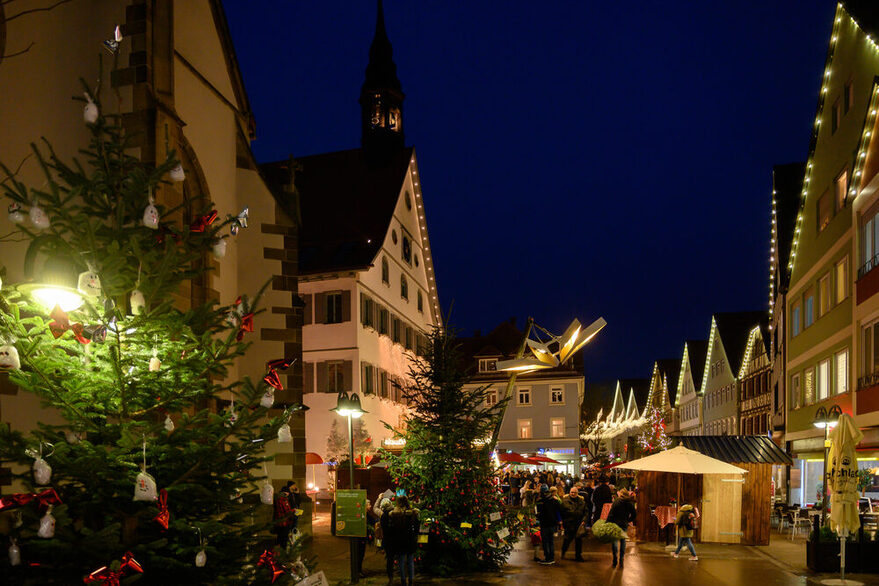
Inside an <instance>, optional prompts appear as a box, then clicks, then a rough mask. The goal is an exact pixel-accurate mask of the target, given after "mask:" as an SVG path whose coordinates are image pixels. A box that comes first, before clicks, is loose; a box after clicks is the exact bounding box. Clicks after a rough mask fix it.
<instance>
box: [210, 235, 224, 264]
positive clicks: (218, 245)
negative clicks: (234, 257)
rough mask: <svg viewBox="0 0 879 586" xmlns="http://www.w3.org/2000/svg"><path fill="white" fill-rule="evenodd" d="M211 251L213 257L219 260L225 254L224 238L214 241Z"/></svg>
mask: <svg viewBox="0 0 879 586" xmlns="http://www.w3.org/2000/svg"><path fill="white" fill-rule="evenodd" d="M211 251H212V252H213V253H214V258H215V259H217V260H221V259H222V258H224V257H225V256H226V239H225V238H222V239H220V240H217V241H216V242H214V246H213V247H212V248H211Z"/></svg>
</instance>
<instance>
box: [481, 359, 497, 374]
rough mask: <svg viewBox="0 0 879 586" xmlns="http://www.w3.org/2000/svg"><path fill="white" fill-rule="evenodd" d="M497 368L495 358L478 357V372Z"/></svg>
mask: <svg viewBox="0 0 879 586" xmlns="http://www.w3.org/2000/svg"><path fill="white" fill-rule="evenodd" d="M495 370H497V358H480V359H479V372H493V371H495Z"/></svg>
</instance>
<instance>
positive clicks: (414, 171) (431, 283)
mask: <svg viewBox="0 0 879 586" xmlns="http://www.w3.org/2000/svg"><path fill="white" fill-rule="evenodd" d="M409 174H410V178H411V180H412V186H413V190H414V191H415V204H416V206H417V208H418V212H417V213H418V219H419V222H418V225H419V226H420V227H421V248H422V251H423V252H422V256H423V257H424V268H425V270H426V272H427V286H428V288H429V291H428V295H430V298H431V305H432V306H433V314H434V316H435V317H436V323H437V324H439V325H441V324H442V314H441V313H440V307H439V295H438V293H437V289H436V275H435V274H434V270H433V259H432V257H431V252H430V240H429V239H428V238H427V221H426V220H425V217H424V213H425V212H424V197H423V195H422V192H421V182H420V180H419V178H418V166H417V164H416V163H415V152H414V151H413V152H412V158H411V159H410V160H409Z"/></svg>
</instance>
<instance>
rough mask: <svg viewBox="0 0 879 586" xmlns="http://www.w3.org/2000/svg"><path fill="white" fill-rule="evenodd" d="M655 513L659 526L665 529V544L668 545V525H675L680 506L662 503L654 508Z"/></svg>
mask: <svg viewBox="0 0 879 586" xmlns="http://www.w3.org/2000/svg"><path fill="white" fill-rule="evenodd" d="M653 514H654V515H655V516H656V520H657V522H658V523H659V528H660V529H663V530H664V533H665V544H666V545H668V543H669V538H668V526H669V525H674V522H675V519H676V518H677V516H678V508H677V506H674V507H673V506H670V505H661V506H658V507H656V508H654V509H653Z"/></svg>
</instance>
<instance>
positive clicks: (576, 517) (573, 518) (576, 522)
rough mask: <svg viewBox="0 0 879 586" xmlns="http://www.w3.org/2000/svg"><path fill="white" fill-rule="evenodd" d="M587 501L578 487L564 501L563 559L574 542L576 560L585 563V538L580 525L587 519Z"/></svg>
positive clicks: (572, 489)
mask: <svg viewBox="0 0 879 586" xmlns="http://www.w3.org/2000/svg"><path fill="white" fill-rule="evenodd" d="M586 515H587V511H586V499H584V498H583V497H582V496H580V489H578V488H577V487H576V486H575V487H573V488H571V492H569V493H568V494H567V495H566V496H565V498H563V499H562V527H563V528H564V530H565V538H564V540H563V541H562V559H564V557H565V552H566V551H568V546H569V545H571V541H573V542H574V554H575V555H574V559H575V560H577V561H578V562H582V561H583V536H584V535H585V534H586V532H585V531H584V532H583V533H580V532H579V531H580V525H581V524H583V523H584V521H585V519H586Z"/></svg>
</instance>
